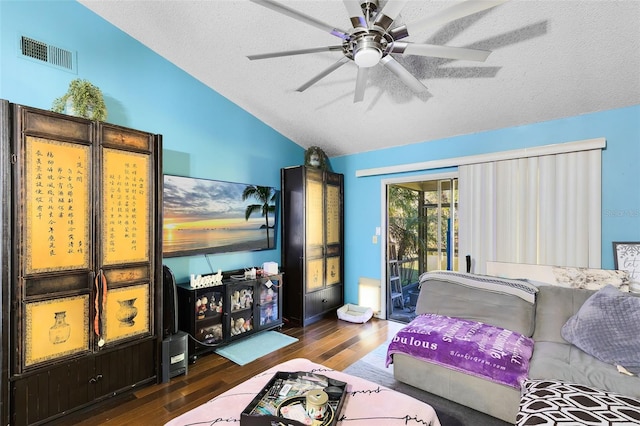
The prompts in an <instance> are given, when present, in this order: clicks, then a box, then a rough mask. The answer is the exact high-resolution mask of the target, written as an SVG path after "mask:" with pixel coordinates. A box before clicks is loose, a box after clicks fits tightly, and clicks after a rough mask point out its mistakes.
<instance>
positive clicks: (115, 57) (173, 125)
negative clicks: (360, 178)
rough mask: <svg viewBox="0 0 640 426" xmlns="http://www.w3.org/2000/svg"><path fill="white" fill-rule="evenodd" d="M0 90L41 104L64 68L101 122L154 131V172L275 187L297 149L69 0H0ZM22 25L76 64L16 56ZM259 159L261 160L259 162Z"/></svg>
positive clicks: (249, 257) (272, 257) (200, 261)
mask: <svg viewBox="0 0 640 426" xmlns="http://www.w3.org/2000/svg"><path fill="white" fill-rule="evenodd" d="M0 28H1V35H2V37H1V43H2V44H1V45H0V47H1V49H0V63H1V65H0V98H2V99H7V100H9V101H11V102H14V103H19V104H24V105H29V106H32V107H36V108H42V109H50V108H51V103H52V101H53V100H54V99H55V98H57V97H59V96H61V95H63V94H64V93H65V92H66V90H67V87H68V85H69V82H70V81H71V80H72V79H74V78H83V79H88V80H90V81H91V82H92V83H93V84H95V85H97V86H98V87H100V88H101V89H102V91H103V93H104V96H105V101H106V104H107V108H108V110H109V116H108V118H107V122H110V123H114V124H118V125H122V126H127V127H132V128H135V129H140V130H145V131H149V132H153V133H159V134H162V136H163V146H164V150H163V152H164V167H163V168H164V172H165V173H168V174H177V175H182V176H195V177H200V178H208V179H219V180H226V181H231V182H239V183H247V184H254V185H265V186H274V187H277V188H279V187H280V168H281V167H287V166H292V165H298V164H302V162H303V161H304V149H303V148H301V147H300V146H299V145H297V144H295V143H294V142H292V141H291V140H289V139H287V138H285V137H284V136H282V135H281V134H279V133H277V132H276V131H274V130H273V129H272V128H270V127H268V126H267V125H265V124H264V123H262V122H261V121H260V120H258V119H256V118H255V117H254V116H252V115H250V114H249V113H247V112H246V111H244V110H242V109H240V108H239V107H238V106H236V105H235V104H233V103H231V102H230V101H228V100H227V99H225V98H224V97H222V96H220V95H219V94H218V93H216V92H214V91H212V90H211V89H209V88H208V87H206V86H204V85H203V84H202V83H200V82H199V81H198V80H196V79H194V78H192V77H191V76H189V75H187V74H186V73H185V72H183V71H182V70H180V69H179V68H177V67H176V66H174V65H172V64H171V63H169V62H168V61H166V60H165V59H163V58H162V57H160V56H159V55H157V54H155V53H154V52H153V51H151V50H149V49H148V48H146V47H145V46H144V45H142V44H141V43H139V42H137V41H136V40H134V39H133V38H131V37H130V36H128V35H127V34H125V33H123V32H122V31H120V30H119V29H117V28H115V27H114V26H113V25H111V24H109V23H108V22H106V21H105V20H103V19H102V18H100V17H98V16H97V15H96V14H94V13H93V12H91V11H89V10H88V9H87V8H85V7H84V6H82V5H81V4H79V3H76V2H74V1H40V2H35V1H4V0H2V1H0ZM20 35H26V36H28V37H31V38H34V39H36V40H40V41H44V42H47V43H49V44H52V45H54V46H57V47H60V48H64V49H68V50H71V51H76V52H77V58H78V67H77V74H73V73H70V72H68V71H64V70H60V69H56V68H53V67H50V66H47V65H43V64H42V63H37V62H35V61H31V60H26V59H23V58H21V57H19V49H18V38H19V36H20ZM265 164H268V165H269V166H268V167H265V166H264V165H265ZM279 240H280V237H279V236H278V246H277V248H276V249H275V250H266V251H261V252H239V253H235V254H228V255H212V256H210V257H209V259H210V261H211V264H212V266H213V268H214V269H216V270H217V269H218V268H220V269H223V270H229V269H237V268H242V267H245V266H250V265H260V264H262V263H263V262H266V261H276V262H278V263H280V244H279ZM164 263H166V264H167V265H168V266H169V267H171V268H172V270H173V272H174V273H175V275H176V278H177V279H178V280H183V279H186V278H187V277H188V274H189V273H190V272H195V273H207V272H209V270H210V269H209V265H208V263H207V261H206V259H205V257H204V256H191V257H183V258H169V259H165V262H164Z"/></svg>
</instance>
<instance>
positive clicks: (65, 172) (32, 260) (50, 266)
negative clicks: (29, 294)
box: [24, 136, 92, 274]
mask: <svg viewBox="0 0 640 426" xmlns="http://www.w3.org/2000/svg"><path fill="white" fill-rule="evenodd" d="M25 158H26V179H25V183H26V187H25V192H26V193H25V200H26V202H25V216H26V229H25V236H24V242H25V244H24V247H25V249H26V253H25V272H26V273H27V274H31V273H42V272H51V271H60V270H70V269H72V270H75V269H85V268H89V256H90V254H91V250H92V248H91V247H90V243H91V241H90V216H89V209H88V206H89V204H90V196H89V194H90V185H91V164H90V157H89V147H88V146H85V145H79V144H71V143H67V142H60V141H55V140H51V139H44V138H38V137H33V136H27V138H26V154H25Z"/></svg>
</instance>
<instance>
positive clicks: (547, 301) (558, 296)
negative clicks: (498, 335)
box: [533, 285, 595, 343]
mask: <svg viewBox="0 0 640 426" xmlns="http://www.w3.org/2000/svg"><path fill="white" fill-rule="evenodd" d="M594 293H595V291H593V290H584V289H577V288H576V289H573V288H567V287H557V286H551V285H543V286H540V287H539V288H538V295H537V297H536V300H537V302H536V330H535V332H534V333H533V340H535V341H536V342H539V341H541V342H556V343H567V341H566V340H564V339H563V338H562V334H561V333H560V330H561V329H562V326H563V325H564V324H565V323H566V322H567V320H568V319H569V318H570V317H571V316H572V315H573V314H575V313H576V312H578V310H580V307H581V306H582V304H583V303H584V302H585V301H586V300H587V299H588V298H589V297H591V295H593V294H594Z"/></svg>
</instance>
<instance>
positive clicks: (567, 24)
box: [80, 0, 640, 157]
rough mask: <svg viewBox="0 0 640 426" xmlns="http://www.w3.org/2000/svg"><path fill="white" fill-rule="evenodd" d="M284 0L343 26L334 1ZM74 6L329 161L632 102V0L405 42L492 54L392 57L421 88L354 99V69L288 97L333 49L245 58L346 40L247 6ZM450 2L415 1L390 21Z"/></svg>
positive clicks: (574, 3)
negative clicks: (320, 152)
mask: <svg viewBox="0 0 640 426" xmlns="http://www.w3.org/2000/svg"><path fill="white" fill-rule="evenodd" d="M280 2H281V3H284V4H286V5H288V6H289V7H291V8H294V9H297V10H299V11H301V12H303V13H305V14H307V15H311V16H313V17H315V18H317V19H319V20H321V21H323V22H326V23H329V24H331V25H335V26H336V27H338V28H343V29H349V28H350V22H349V19H348V14H347V12H346V9H345V6H344V4H343V2H342V1H341V0H325V1H315V0H313V1H312V0H294V1H292V0H280ZM80 3H82V4H84V5H85V6H87V7H88V8H89V9H91V10H92V11H94V12H95V13H97V14H98V15H100V16H102V17H103V18H104V19H106V20H107V21H109V22H111V23H112V24H113V25H115V26H116V27H119V28H120V29H122V30H123V31H125V32H126V33H128V34H129V35H131V36H132V37H134V38H136V39H137V40H139V41H140V42H141V43H143V44H144V45H146V46H148V47H149V48H150V49H152V50H154V51H155V52H157V53H158V54H159V55H161V56H163V57H164V58H166V59H167V60H169V61H171V62H172V63H174V64H175V65H177V66H178V67H180V68H181V69H183V70H184V71H186V72H187V73H189V74H191V75H192V76H193V77H195V78H196V79H198V80H200V81H201V82H203V83H204V84H206V85H207V86H209V87H211V88H212V89H213V90H215V91H217V92H218V93H220V94H221V95H223V96H225V97H226V98H228V99H229V100H231V101H232V102H234V103H236V104H237V105H239V106H240V107H242V108H244V109H245V110H247V111H248V112H250V113H251V114H253V115H255V116H256V117H257V118H259V119H260V120H262V121H263V122H265V123H266V124H267V125H269V126H270V127H272V128H274V129H275V130H277V131H278V132H280V133H282V134H283V135H285V136H286V137H288V138H290V139H291V140H293V141H294V142H296V143H298V144H299V145H301V146H303V147H309V146H311V145H318V146H320V147H322V148H323V149H324V150H325V152H326V153H327V155H329V156H331V157H333V156H338V155H345V154H353V153H360V152H365V151H371V150H376V149H380V148H385V147H391V146H398V145H406V144H411V143H416V142H423V141H430V140H435V139H440V138H446V137H450V136H455V135H462V134H469V133H475V132H480V131H485V130H491V129H498V128H503V127H511V126H518V125H522V124H528V123H535V122H540V121H546V120H552V119H556V118H562V117H568V116H574V115H579V114H584V113H590V112H595V111H602V110H608V109H613V108H619V107H625V106H630V105H637V104H640V1H639V0H621V1H616V0H570V1H567V0H511V1H508V2H506V3H504V4H502V5H500V6H498V7H495V8H493V9H490V10H488V11H484V12H480V13H477V14H474V15H471V16H468V17H465V18H462V19H458V20H456V21H453V22H451V23H449V24H447V25H445V26H443V27H441V28H437V29H434V30H432V31H426V32H423V33H420V34H418V35H416V36H414V35H412V36H411V37H410V38H409V39H407V41H412V42H417V43H431V44H438V45H450V46H459V47H471V48H476V49H484V50H491V51H492V52H493V53H492V54H491V55H490V56H489V58H488V59H487V60H486V61H485V62H470V61H453V60H446V59H435V58H425V57H417V56H406V57H402V56H399V57H398V56H395V57H396V59H397V60H398V62H400V63H401V64H403V65H404V66H405V67H406V68H407V69H408V70H410V71H411V73H412V74H414V75H415V76H416V77H417V78H418V79H419V80H420V81H422V83H424V84H425V85H426V86H427V88H428V92H426V93H423V94H414V93H413V92H412V91H411V90H410V89H408V88H407V87H406V86H405V85H404V84H403V83H402V82H401V81H400V80H398V79H397V77H396V76H395V75H393V74H391V73H390V72H389V71H388V70H387V69H386V68H384V67H383V66H381V65H377V66H376V67H375V68H373V69H372V70H371V72H370V74H369V80H368V83H367V88H366V92H365V97H364V101H363V102H359V103H354V102H353V97H354V92H355V80H356V75H357V66H356V65H355V64H354V63H353V62H349V63H347V64H345V65H344V66H342V67H340V68H339V69H338V70H336V71H335V72H333V73H331V74H330V75H328V76H327V77H326V78H324V79H322V80H320V81H319V82H318V83H316V84H315V85H313V86H311V87H310V88H309V89H307V90H306V91H304V92H297V91H296V90H295V89H296V88H298V87H299V86H300V85H302V84H303V83H305V82H307V81H308V80H310V79H311V78H312V77H314V76H315V75H317V74H319V73H320V72H321V71H322V70H324V69H325V68H327V67H328V66H329V65H331V64H333V63H334V62H336V61H337V60H338V59H340V58H341V57H342V53H341V52H322V53H313V54H307V55H296V56H288V57H280V58H271V59H264V60H255V61H250V60H248V59H247V58H246V56H247V55H251V54H258V53H268V52H277V51H284V50H294V49H304V48H310V47H320V46H329V45H336V44H340V40H339V39H337V38H336V37H335V36H332V35H330V34H328V33H326V32H324V31H322V30H320V29H318V28H315V27H313V26H310V25H308V24H306V23H303V22H300V21H298V20H294V19H292V18H290V17H288V16H284V15H282V14H279V13H276V12H274V11H272V10H270V9H267V8H265V7H262V6H260V5H258V4H255V3H252V2H249V1H248V0H200V1H189V0H180V1H178V0H163V1H159V0H156V1H149V0H99V1H98V0H80ZM453 3H454V2H452V1H427V0H425V1H409V2H408V4H407V5H406V6H405V8H404V9H403V10H402V13H401V15H400V17H399V18H398V20H397V22H404V23H411V22H413V21H415V20H416V19H419V18H422V17H425V16H428V15H429V14H433V13H435V12H437V11H438V10H441V9H443V8H446V7H449V6H451V5H452V4H453ZM382 6H384V2H383V1H382V0H381V7H382ZM602 136H606V135H602Z"/></svg>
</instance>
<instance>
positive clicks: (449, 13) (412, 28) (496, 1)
mask: <svg viewBox="0 0 640 426" xmlns="http://www.w3.org/2000/svg"><path fill="white" fill-rule="evenodd" d="M507 1H509V0H468V1H465V2H462V3H457V4H455V5H453V6H451V7H448V8H446V9H444V10H441V11H440V12H438V13H435V14H433V15H430V16H427V17H426V18H423V19H419V20H417V21H415V22H411V23H408V24H406V25H403V26H402V27H398V28H394V29H393V30H392V31H391V32H390V33H391V35H392V37H394V39H395V40H399V39H400V38H403V37H407V36H409V35H412V34H415V33H418V32H420V31H423V30H426V29H429V28H435V27H440V26H442V25H445V24H448V23H449V22H451V21H455V20H456V19H460V18H464V17H465V16H469V15H473V14H474V13H478V12H482V11H483V10H487V9H491V8H492V7H496V6H499V5H501V4H502V3H506V2H507Z"/></svg>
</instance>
